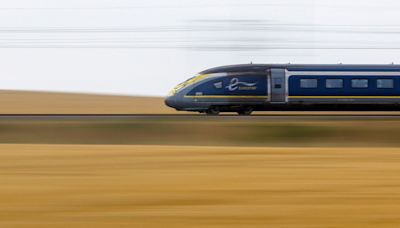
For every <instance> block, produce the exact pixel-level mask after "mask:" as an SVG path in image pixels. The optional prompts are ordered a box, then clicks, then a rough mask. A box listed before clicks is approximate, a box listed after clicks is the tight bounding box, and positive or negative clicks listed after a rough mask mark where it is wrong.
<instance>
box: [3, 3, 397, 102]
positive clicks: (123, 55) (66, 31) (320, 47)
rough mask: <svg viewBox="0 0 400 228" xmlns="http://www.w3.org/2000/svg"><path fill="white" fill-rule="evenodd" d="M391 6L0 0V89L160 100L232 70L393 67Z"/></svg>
mask: <svg viewBox="0 0 400 228" xmlns="http://www.w3.org/2000/svg"><path fill="white" fill-rule="evenodd" d="M399 12H400V1H398V0H379V1H378V0H375V1H372V0H359V1H357V0H353V1H349V0H335V1H331V0H314V1H313V0H246V1H243V0H219V1H215V0H153V1H148V0H1V1H0V89H12V90H16V89H18V90H42V91H59V92H86V93H106V94H127V95H152V96H164V95H166V94H167V93H168V91H169V90H170V89H171V88H172V87H174V86H175V85H176V84H178V83H179V82H181V81H183V80H185V79H187V78H189V77H191V76H193V75H195V74H196V73H197V72H199V71H202V70H204V69H207V68H210V67H214V66H220V65H226V64H236V63H249V62H254V63H288V62H290V63H340V62H341V63H383V64H389V63H391V62H395V63H400V14H399Z"/></svg>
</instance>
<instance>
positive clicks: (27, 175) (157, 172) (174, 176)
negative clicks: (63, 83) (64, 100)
mask: <svg viewBox="0 0 400 228" xmlns="http://www.w3.org/2000/svg"><path fill="white" fill-rule="evenodd" d="M0 170H1V173H0V175H1V177H0V186H1V187H0V202H1V207H0V227H52V228H53V227H99V228H100V227H274V228H275V227H278V228H279V227H282V228H283V227H285V228H290V227H304V228H306V227H307V228H309V227H352V228H353V227H362V228H368V227H399V224H400V213H399V212H400V178H399V174H400V149H397V148H396V149H391V148H386V149H363V148H352V149H350V148H330V149H326V148H314V149H310V148H286V149H284V148H245V147H243V148H240V147H236V148H234V147H192V146H181V147H177V146H128V145H127V146H104V145H97V146H95V145H86V146H83V145H12V144H9V145H0Z"/></svg>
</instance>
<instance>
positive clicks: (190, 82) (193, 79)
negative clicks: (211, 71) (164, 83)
mask: <svg viewBox="0 0 400 228" xmlns="http://www.w3.org/2000/svg"><path fill="white" fill-rule="evenodd" d="M207 76H208V75H207V74H201V75H197V76H194V77H191V78H189V79H188V80H186V81H184V82H182V83H180V84H179V85H177V86H176V87H175V88H174V89H173V90H172V91H171V94H175V93H177V92H178V91H179V90H181V89H183V88H186V87H188V86H190V85H193V84H194V83H196V82H198V81H200V80H202V79H204V78H206V77H207Z"/></svg>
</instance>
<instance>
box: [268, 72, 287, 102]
mask: <svg viewBox="0 0 400 228" xmlns="http://www.w3.org/2000/svg"><path fill="white" fill-rule="evenodd" d="M285 75H286V73H285V69H271V70H270V73H269V77H270V91H271V93H270V96H271V97H270V100H271V103H285V102H286V77H285Z"/></svg>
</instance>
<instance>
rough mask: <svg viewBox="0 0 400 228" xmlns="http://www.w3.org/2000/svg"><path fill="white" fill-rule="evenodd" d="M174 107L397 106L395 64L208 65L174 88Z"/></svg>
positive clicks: (215, 110) (247, 110)
mask: <svg viewBox="0 0 400 228" xmlns="http://www.w3.org/2000/svg"><path fill="white" fill-rule="evenodd" d="M165 103H166V105H168V106H169V107H172V108H175V109H176V110H178V111H193V112H200V113H206V114H209V115H218V114H219V113H220V112H237V113H238V114H239V115H250V114H251V113H252V112H253V111H268V110H305V109H307V110H308V109H312V110H326V109H328V110H379V109H381V108H384V107H385V108H388V107H390V108H393V109H398V110H400V65H393V64H390V65H343V64H337V65H294V64H282V65H281V64H245V65H232V66H222V67H217V68H212V69H209V70H205V71H203V72H201V73H199V74H198V75H197V76H195V77H193V78H190V79H188V80H187V81H185V82H183V83H181V84H179V85H178V86H176V87H175V88H174V89H173V90H172V91H171V93H170V95H169V96H168V97H167V98H166V100H165Z"/></svg>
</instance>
